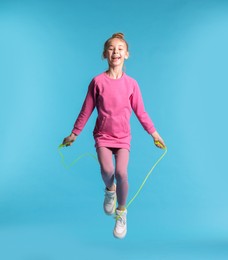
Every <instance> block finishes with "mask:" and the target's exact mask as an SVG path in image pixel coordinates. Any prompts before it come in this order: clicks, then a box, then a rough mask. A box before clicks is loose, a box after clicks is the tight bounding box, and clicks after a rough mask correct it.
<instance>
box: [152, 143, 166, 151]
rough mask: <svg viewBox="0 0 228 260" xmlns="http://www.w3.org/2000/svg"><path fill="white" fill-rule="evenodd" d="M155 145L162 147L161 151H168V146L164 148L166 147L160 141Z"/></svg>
mask: <svg viewBox="0 0 228 260" xmlns="http://www.w3.org/2000/svg"><path fill="white" fill-rule="evenodd" d="M154 144H155V145H156V146H158V147H160V148H161V149H164V150H165V149H167V148H166V146H164V145H163V144H162V143H161V142H159V141H155V142H154Z"/></svg>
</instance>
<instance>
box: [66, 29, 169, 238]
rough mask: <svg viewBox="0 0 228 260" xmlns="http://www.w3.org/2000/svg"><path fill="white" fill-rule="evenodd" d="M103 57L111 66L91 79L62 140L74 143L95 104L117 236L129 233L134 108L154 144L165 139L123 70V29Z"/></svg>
mask: <svg viewBox="0 0 228 260" xmlns="http://www.w3.org/2000/svg"><path fill="white" fill-rule="evenodd" d="M103 57H104V58H105V59H107V61H108V70H107V71H105V72H103V73H101V74H100V75H98V76H96V77H94V78H93V79H92V81H91V83H90V85H89V88H88V92H87V95H86V98H85V101H84V103H83V106H82V109H81V111H80V113H79V115H78V117H77V120H76V121H75V124H74V128H73V130H72V133H71V134H70V135H69V136H68V137H66V138H65V139H64V140H63V145H66V146H68V145H71V144H72V143H73V142H74V141H75V140H76V138H77V136H78V135H79V134H80V132H81V131H82V129H83V128H84V126H85V124H86V122H87V120H88V119H89V117H90V115H91V113H92V112H93V110H94V108H95V107H96V109H97V112H98V116H97V120H96V125H95V128H94V131H93V136H94V139H95V147H96V151H97V156H98V160H99V164H100V169H101V176H102V179H103V181H104V184H105V186H106V189H105V198H104V203H103V208H104V211H105V213H106V214H108V215H112V214H114V213H116V223H115V227H114V232H113V234H114V236H115V237H116V238H124V237H125V235H126V233H127V222H126V217H127V210H126V208H125V205H126V200H127V194H128V174H127V168H128V160H129V151H130V140H131V133H130V124H129V121H130V116H131V112H132V110H133V111H134V113H135V114H136V116H137V118H138V120H139V121H140V123H141V124H142V126H143V127H144V129H145V130H146V131H147V132H148V133H149V134H150V135H151V136H152V137H153V139H154V142H155V145H156V146H158V147H159V148H164V147H165V143H164V141H163V140H162V138H161V137H160V135H159V134H158V132H157V131H156V129H155V127H154V124H153V122H152V120H151V119H150V117H149V116H148V114H147V113H146V111H145V109H144V104H143V100H142V96H141V93H140V89H139V86H138V84H137V82H136V81H135V80H134V79H133V78H131V77H129V76H128V75H126V73H124V72H123V65H124V61H125V60H126V59H128V57H129V52H128V43H127V42H126V40H125V39H124V35H123V34H122V33H115V34H113V35H112V37H111V38H109V39H108V40H107V41H106V42H105V44H104V50H103ZM113 155H114V158H115V166H114V165H113V160H112V156H113ZM116 199H117V202H118V207H117V208H116Z"/></svg>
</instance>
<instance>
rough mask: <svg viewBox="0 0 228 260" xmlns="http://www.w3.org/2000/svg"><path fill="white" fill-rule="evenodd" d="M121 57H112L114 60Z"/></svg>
mask: <svg viewBox="0 0 228 260" xmlns="http://www.w3.org/2000/svg"><path fill="white" fill-rule="evenodd" d="M119 59H120V57H112V60H114V61H115V60H119Z"/></svg>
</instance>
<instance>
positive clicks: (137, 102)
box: [131, 83, 166, 148]
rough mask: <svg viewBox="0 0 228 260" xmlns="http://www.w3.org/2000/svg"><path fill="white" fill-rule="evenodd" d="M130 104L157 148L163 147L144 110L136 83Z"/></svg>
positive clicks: (161, 140)
mask: <svg viewBox="0 0 228 260" xmlns="http://www.w3.org/2000/svg"><path fill="white" fill-rule="evenodd" d="M131 106H132V109H133V111H134V113H135V115H136V116H137V118H138V120H139V121H140V123H141V125H142V126H143V128H144V129H145V130H146V131H147V132H148V133H149V134H150V135H151V136H152V137H153V139H154V143H155V145H156V146H157V147H159V148H165V147H166V146H165V143H164V141H163V139H162V138H161V136H160V135H159V133H158V132H157V131H156V128H155V126H154V123H153V122H152V120H151V118H150V117H149V115H148V114H147V112H146V111H145V107H144V103H143V98H142V94H141V92H140V89H139V86H138V84H137V83H136V84H135V88H134V91H133V94H132V97H131Z"/></svg>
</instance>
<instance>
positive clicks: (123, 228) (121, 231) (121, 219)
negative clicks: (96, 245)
mask: <svg viewBox="0 0 228 260" xmlns="http://www.w3.org/2000/svg"><path fill="white" fill-rule="evenodd" d="M126 234H127V210H126V209H125V210H124V211H120V210H118V209H117V210H116V225H115V228H114V231H113V235H114V236H115V237H116V238H120V239H121V238H124V237H125V236H126Z"/></svg>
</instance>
